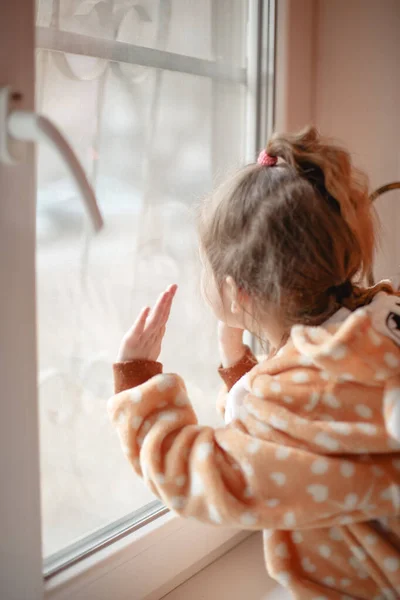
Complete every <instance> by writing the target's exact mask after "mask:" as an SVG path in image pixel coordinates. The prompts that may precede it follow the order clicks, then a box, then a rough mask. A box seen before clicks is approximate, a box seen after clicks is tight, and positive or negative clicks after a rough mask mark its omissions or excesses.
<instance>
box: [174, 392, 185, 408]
mask: <svg viewBox="0 0 400 600" xmlns="http://www.w3.org/2000/svg"><path fill="white" fill-rule="evenodd" d="M187 403H188V397H187V395H186V392H183V391H180V392H179V394H177V396H176V397H175V406H186V404H187Z"/></svg>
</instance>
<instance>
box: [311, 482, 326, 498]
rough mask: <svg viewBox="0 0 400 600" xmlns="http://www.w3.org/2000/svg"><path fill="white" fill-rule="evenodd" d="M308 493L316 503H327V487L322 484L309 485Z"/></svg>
mask: <svg viewBox="0 0 400 600" xmlns="http://www.w3.org/2000/svg"><path fill="white" fill-rule="evenodd" d="M307 492H308V493H309V494H310V495H311V496H312V497H313V500H314V502H325V501H326V500H327V498H328V494H329V490H328V488H327V486H326V485H322V484H320V483H314V484H312V485H308V486H307Z"/></svg>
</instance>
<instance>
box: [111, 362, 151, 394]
mask: <svg viewBox="0 0 400 600" xmlns="http://www.w3.org/2000/svg"><path fill="white" fill-rule="evenodd" d="M113 371H114V388H115V393H116V394H118V393H119V392H123V391H124V390H129V389H130V388H133V387H136V386H137V385H140V384H141V383H145V381H148V380H149V379H151V378H152V377H154V375H158V374H159V373H162V364H161V363H159V362H156V361H155V360H144V359H139V358H138V359H135V360H129V361H127V362H118V363H114V364H113Z"/></svg>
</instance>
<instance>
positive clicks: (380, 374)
mask: <svg viewBox="0 0 400 600" xmlns="http://www.w3.org/2000/svg"><path fill="white" fill-rule="evenodd" d="M388 376H389V373H388V372H387V371H385V370H384V369H378V370H377V371H376V373H375V377H374V379H375V381H385V379H387V378H388Z"/></svg>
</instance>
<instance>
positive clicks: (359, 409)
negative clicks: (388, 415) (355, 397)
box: [354, 404, 372, 419]
mask: <svg viewBox="0 0 400 600" xmlns="http://www.w3.org/2000/svg"><path fill="white" fill-rule="evenodd" d="M354 410H355V411H356V413H357V414H358V415H360V417H362V418H363V419H370V418H371V417H372V410H371V409H370V407H369V406H367V405H366V404H357V406H356V407H355V409H354Z"/></svg>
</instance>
